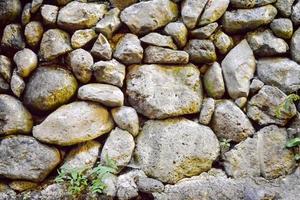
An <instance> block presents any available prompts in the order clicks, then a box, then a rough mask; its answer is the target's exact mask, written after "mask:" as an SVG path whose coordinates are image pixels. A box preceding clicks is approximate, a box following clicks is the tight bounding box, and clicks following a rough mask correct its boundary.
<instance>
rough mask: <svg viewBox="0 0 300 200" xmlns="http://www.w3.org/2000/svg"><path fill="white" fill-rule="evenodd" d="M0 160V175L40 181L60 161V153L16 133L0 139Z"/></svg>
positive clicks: (15, 178) (14, 178)
mask: <svg viewBox="0 0 300 200" xmlns="http://www.w3.org/2000/svg"><path fill="white" fill-rule="evenodd" d="M33 158H34V159H33ZM0 160H1V166H0V174H1V176H4V177H6V178H9V179H13V180H28V181H34V182H41V181H43V180H44V179H45V178H46V176H47V175H48V174H49V173H50V172H51V171H52V170H53V169H54V168H55V167H56V166H57V165H58V164H59V163H60V153H59V150H58V149H56V148H54V147H48V146H46V145H44V144H41V143H39V142H38V141H37V140H35V139H34V138H33V137H30V136H22V135H17V136H11V137H7V138H4V139H3V140H1V142H0Z"/></svg>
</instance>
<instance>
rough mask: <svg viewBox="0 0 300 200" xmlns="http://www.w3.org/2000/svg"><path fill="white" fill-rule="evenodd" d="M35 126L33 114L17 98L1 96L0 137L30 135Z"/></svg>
mask: <svg viewBox="0 0 300 200" xmlns="http://www.w3.org/2000/svg"><path fill="white" fill-rule="evenodd" d="M32 126H33V120H32V116H31V114H30V113H29V112H28V111H27V109H26V108H25V107H24V106H23V105H22V102H20V101H19V100H17V99H16V98H14V97H12V96H9V95H6V94H0V135H9V134H19V133H21V134H29V133H30V132H31V129H32Z"/></svg>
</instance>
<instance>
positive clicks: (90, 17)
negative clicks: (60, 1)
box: [57, 1, 106, 31]
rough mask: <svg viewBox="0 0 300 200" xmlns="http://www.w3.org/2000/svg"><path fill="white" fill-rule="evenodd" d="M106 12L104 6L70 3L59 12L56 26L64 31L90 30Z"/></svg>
mask: <svg viewBox="0 0 300 200" xmlns="http://www.w3.org/2000/svg"><path fill="white" fill-rule="evenodd" d="M105 12H106V5H104V4H96V3H82V2H78V1H72V2H70V3H68V4H67V5H66V6H64V7H63V8H61V9H60V10H59V13H58V16H57V24H58V25H59V26H60V27H62V28H63V29H66V30H71V31H72V30H78V29H85V28H91V27H93V26H95V25H96V24H97V22H98V21H99V19H101V18H102V17H103V16H104V14H105Z"/></svg>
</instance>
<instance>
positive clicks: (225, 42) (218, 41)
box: [212, 30, 234, 54]
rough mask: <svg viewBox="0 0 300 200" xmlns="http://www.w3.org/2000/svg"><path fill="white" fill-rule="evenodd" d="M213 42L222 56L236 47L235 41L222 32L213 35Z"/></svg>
mask: <svg viewBox="0 0 300 200" xmlns="http://www.w3.org/2000/svg"><path fill="white" fill-rule="evenodd" d="M212 40H213V43H214V45H215V46H216V47H217V49H218V50H219V52H220V53H221V54H227V53H228V51H230V50H231V49H232V48H233V47H234V43H233V39H232V38H231V37H230V36H229V35H227V34H226V33H224V32H223V31H220V30H219V31H217V32H216V33H215V34H213V35H212Z"/></svg>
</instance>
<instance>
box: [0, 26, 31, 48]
mask: <svg viewBox="0 0 300 200" xmlns="http://www.w3.org/2000/svg"><path fill="white" fill-rule="evenodd" d="M25 45H26V44H25V42H24V38H23V32H22V27H21V25H20V24H9V25H7V26H5V28H4V30H3V34H2V40H1V46H2V47H5V48H9V49H17V50H21V49H24V48H25Z"/></svg>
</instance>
